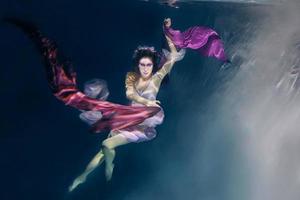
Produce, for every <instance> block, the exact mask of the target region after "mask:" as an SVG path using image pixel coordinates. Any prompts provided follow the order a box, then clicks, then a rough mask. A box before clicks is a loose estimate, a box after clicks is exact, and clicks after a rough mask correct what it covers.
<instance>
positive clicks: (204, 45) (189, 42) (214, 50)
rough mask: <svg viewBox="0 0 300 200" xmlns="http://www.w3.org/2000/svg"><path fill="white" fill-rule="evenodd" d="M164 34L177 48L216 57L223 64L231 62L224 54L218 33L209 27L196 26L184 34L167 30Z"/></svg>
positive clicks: (165, 28)
mask: <svg viewBox="0 0 300 200" xmlns="http://www.w3.org/2000/svg"><path fill="white" fill-rule="evenodd" d="M164 33H165V34H166V35H167V36H168V37H169V38H170V39H171V40H172V42H173V43H174V44H175V46H176V47H177V48H190V49H194V50H196V51H198V52H199V53H200V54H201V55H204V56H209V57H215V58H217V59H218V60H221V61H223V62H229V60H228V59H227V57H226V55H225V52H224V45H223V42H222V40H221V39H220V36H219V35H218V34H217V32H216V31H214V30H213V29H210V28H208V27H203V26H194V27H190V28H188V29H187V30H186V31H184V32H180V31H179V30H174V29H172V28H167V27H165V26H164Z"/></svg>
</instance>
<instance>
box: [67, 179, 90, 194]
mask: <svg viewBox="0 0 300 200" xmlns="http://www.w3.org/2000/svg"><path fill="white" fill-rule="evenodd" d="M85 179H86V176H79V177H78V178H76V179H75V180H74V181H73V183H72V185H70V187H69V192H72V191H73V190H74V189H75V188H77V186H78V185H80V184H81V183H83V182H84V181H85Z"/></svg>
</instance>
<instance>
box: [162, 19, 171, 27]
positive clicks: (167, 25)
mask: <svg viewBox="0 0 300 200" xmlns="http://www.w3.org/2000/svg"><path fill="white" fill-rule="evenodd" d="M164 25H165V27H166V28H170V27H171V25H172V22H171V18H166V19H165V20H164Z"/></svg>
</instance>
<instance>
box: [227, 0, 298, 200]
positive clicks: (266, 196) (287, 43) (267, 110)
mask: <svg viewBox="0 0 300 200" xmlns="http://www.w3.org/2000/svg"><path fill="white" fill-rule="evenodd" d="M299 9H300V6H299V3H298V2H289V3H288V4H286V5H285V6H281V7H276V8H274V9H272V11H271V12H270V16H269V17H268V18H267V19H266V20H265V22H264V24H263V26H262V28H261V29H260V30H258V33H257V37H255V38H254V39H253V40H251V42H249V43H248V48H249V49H247V51H246V56H245V57H244V60H243V63H242V64H241V66H240V69H239V71H238V73H237V74H236V76H235V77H234V78H233V79H232V80H231V81H230V82H229V83H228V87H227V90H226V93H225V97H224V101H223V103H222V106H223V109H224V110H223V112H230V115H232V113H234V114H235V115H237V116H238V118H239V120H238V121H237V122H236V123H238V124H239V129H240V130H242V131H243V132H244V134H246V135H247V138H248V139H247V140H246V141H244V142H245V143H244V144H243V149H241V151H244V152H245V154H248V155H250V157H251V159H250V160H251V162H250V163H251V164H250V165H251V166H250V167H251V168H252V172H253V174H252V175H251V176H249V179H251V187H250V188H249V190H250V192H249V194H251V197H250V199H252V200H299V199H300V156H299V154H300V96H299V94H298V93H299V88H297V85H296V84H295V81H296V80H297V77H298V73H299V72H298V71H295V69H298V68H299V66H297V64H300V63H299V56H300V51H299V49H298V50H297V45H296V44H297V42H298V43H299V42H300V12H299ZM297 34H298V35H297ZM295 38H296V39H295ZM297 38H298V39H299V41H297ZM236 50H237V53H238V51H242V52H243V53H242V54H244V53H245V52H244V50H238V48H236ZM233 64H234V63H233ZM293 73H294V74H293ZM295 77H296V78H295ZM298 87H299V85H298ZM224 115H226V113H224Z"/></svg>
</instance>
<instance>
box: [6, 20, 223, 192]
mask: <svg viewBox="0 0 300 200" xmlns="http://www.w3.org/2000/svg"><path fill="white" fill-rule="evenodd" d="M6 22H9V23H11V24H14V25H15V26H17V27H18V28H20V29H22V30H23V31H24V32H25V33H26V34H27V35H28V36H29V37H30V38H31V39H32V41H33V42H34V43H35V44H36V46H37V47H38V49H39V50H40V52H41V54H42V55H43V58H44V62H45V69H46V72H47V79H48V83H49V86H50V88H51V90H52V92H53V94H54V95H55V96H56V97H57V98H58V99H59V100H61V101H63V102H64V103H65V104H66V105H69V106H72V107H74V108H76V109H78V110H80V111H82V113H81V114H80V118H81V119H83V120H84V121H86V122H88V123H89V124H91V126H92V128H91V130H92V131H93V132H96V133H98V132H102V131H103V130H107V129H108V130H110V133H109V136H108V138H107V139H106V140H104V141H103V142H102V149H101V150H100V151H99V152H98V153H97V154H96V156H95V157H94V158H93V159H92V161H91V162H90V163H89V165H88V166H87V168H86V169H85V171H84V172H83V174H81V175H80V176H79V177H78V178H76V179H75V180H74V182H73V184H72V185H71V186H70V187H69V191H72V190H74V189H75V188H76V187H77V186H78V185H79V184H80V183H82V182H84V181H85V179H86V177H87V175H88V174H89V173H90V172H92V171H93V170H94V169H95V168H96V167H97V166H99V165H100V164H101V163H102V162H103V161H104V160H105V164H106V167H105V175H106V178H107V180H110V179H111V176H112V172H113V167H114V164H113V160H114V157H115V148H116V147H118V146H121V145H124V144H128V143H131V142H142V141H148V140H151V139H153V138H154V137H155V136H156V131H155V129H154V128H155V126H156V125H158V124H161V123H162V121H163V118H164V114H163V110H162V109H161V107H160V102H159V101H157V100H156V95H157V93H158V91H159V88H160V85H161V82H162V80H163V79H164V77H165V76H166V75H167V74H168V73H169V72H170V71H171V69H172V67H173V65H174V63H175V62H176V61H178V60H180V59H182V58H183V56H184V53H185V51H184V49H185V48H190V49H194V50H197V51H198V52H199V53H200V54H202V55H204V56H212V57H215V58H217V59H219V60H221V61H227V58H226V56H225V54H224V48H223V44H222V42H221V40H220V37H219V36H218V35H217V33H216V32H215V31H214V30H212V29H209V28H207V27H191V28H189V29H187V30H186V31H185V32H182V33H181V32H180V31H178V30H173V29H172V28H171V20H170V19H166V20H165V21H164V32H165V37H166V39H167V42H168V46H169V48H170V51H171V52H168V51H166V50H163V52H164V54H165V57H164V59H162V60H163V61H161V63H163V65H162V67H160V68H159V67H158V53H157V52H156V51H155V50H154V48H153V47H139V48H137V49H136V51H135V52H134V56H133V58H134V59H133V60H134V69H133V71H131V72H128V73H127V76H126V81H125V86H126V96H127V98H128V99H129V100H131V105H130V106H124V105H120V104H115V103H111V102H108V101H105V99H102V98H96V96H98V95H97V94H96V95H94V94H93V92H92V93H91V94H89V93H90V92H85V93H82V92H81V91H79V90H78V88H77V85H76V73H75V72H74V71H73V68H72V66H71V64H70V63H69V62H68V61H66V60H65V59H64V57H63V56H62V55H61V54H60V52H59V51H58V49H57V47H56V45H55V43H54V42H53V41H51V40H49V39H48V38H47V37H44V36H43V35H42V34H41V32H40V31H39V30H38V29H37V28H36V27H35V26H34V25H32V24H30V23H28V22H25V21H22V20H19V19H12V18H10V19H6ZM176 47H177V48H181V49H182V50H181V51H180V52H177V50H176ZM97 90H98V89H97ZM92 91H94V89H93V88H92ZM106 96H107V95H106Z"/></svg>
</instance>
